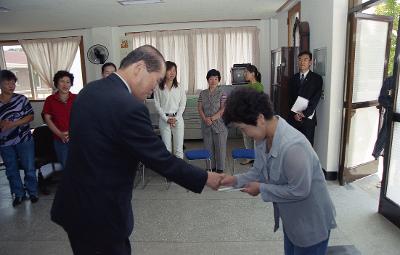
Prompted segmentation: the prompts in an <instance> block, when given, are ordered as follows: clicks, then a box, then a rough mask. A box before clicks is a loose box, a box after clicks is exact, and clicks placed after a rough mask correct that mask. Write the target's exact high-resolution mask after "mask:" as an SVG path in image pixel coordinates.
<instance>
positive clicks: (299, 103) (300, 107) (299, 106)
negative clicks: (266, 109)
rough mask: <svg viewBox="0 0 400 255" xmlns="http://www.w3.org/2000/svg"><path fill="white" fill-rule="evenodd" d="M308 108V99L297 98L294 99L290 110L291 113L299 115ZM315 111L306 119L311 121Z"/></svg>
mask: <svg viewBox="0 0 400 255" xmlns="http://www.w3.org/2000/svg"><path fill="white" fill-rule="evenodd" d="M307 107H308V99H306V98H304V97H301V96H298V97H297V99H296V102H294V105H293V106H292V109H290V110H291V111H292V112H295V113H300V112H303V111H304V110H305V109H307ZM314 114H315V111H314V112H313V114H311V115H310V116H308V118H309V119H310V120H311V119H312V118H313V117H314Z"/></svg>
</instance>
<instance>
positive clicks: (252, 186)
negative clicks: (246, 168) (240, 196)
mask: <svg viewBox="0 0 400 255" xmlns="http://www.w3.org/2000/svg"><path fill="white" fill-rule="evenodd" d="M242 192H246V193H247V194H249V195H251V196H257V195H258V194H260V183H259V182H249V183H247V184H246V186H244V189H243V190H242Z"/></svg>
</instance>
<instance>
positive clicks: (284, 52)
mask: <svg viewBox="0 0 400 255" xmlns="http://www.w3.org/2000/svg"><path fill="white" fill-rule="evenodd" d="M297 55H298V48H297V47H281V48H278V49H276V50H272V51H271V91H270V97H271V101H272V104H273V107H274V111H275V114H278V115H280V116H281V117H283V118H285V119H287V116H288V114H289V110H290V109H289V88H288V83H289V79H290V78H291V77H292V76H293V75H294V74H295V73H297V72H298V67H297Z"/></svg>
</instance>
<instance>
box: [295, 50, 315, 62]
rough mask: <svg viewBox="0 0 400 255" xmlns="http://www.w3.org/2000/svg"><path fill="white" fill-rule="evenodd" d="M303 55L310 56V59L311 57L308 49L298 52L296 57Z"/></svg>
mask: <svg viewBox="0 0 400 255" xmlns="http://www.w3.org/2000/svg"><path fill="white" fill-rule="evenodd" d="M303 55H308V57H310V60H311V59H312V53H311V52H309V51H308V50H305V51H302V52H300V53H299V55H298V56H297V57H301V56H303Z"/></svg>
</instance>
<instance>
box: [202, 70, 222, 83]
mask: <svg viewBox="0 0 400 255" xmlns="http://www.w3.org/2000/svg"><path fill="white" fill-rule="evenodd" d="M211 76H217V77H218V81H220V80H221V73H220V72H219V71H218V70H215V69H211V70H210V71H208V72H207V76H206V78H207V80H208V79H209V78H210V77H211Z"/></svg>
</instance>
